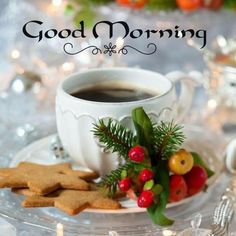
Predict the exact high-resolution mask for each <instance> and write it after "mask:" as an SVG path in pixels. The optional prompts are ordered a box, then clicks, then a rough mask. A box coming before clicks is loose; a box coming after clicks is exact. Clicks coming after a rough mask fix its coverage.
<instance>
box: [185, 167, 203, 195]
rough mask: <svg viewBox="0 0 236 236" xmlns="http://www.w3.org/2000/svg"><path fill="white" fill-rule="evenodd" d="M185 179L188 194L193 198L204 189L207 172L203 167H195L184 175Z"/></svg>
mask: <svg viewBox="0 0 236 236" xmlns="http://www.w3.org/2000/svg"><path fill="white" fill-rule="evenodd" d="M184 178H185V181H186V183H187V186H188V194H189V195H190V196H191V195H194V194H196V193H198V192H200V191H201V190H202V189H203V187H204V186H205V184H206V181H207V172H206V170H205V169H204V168H203V167H201V166H199V165H195V166H194V167H193V168H192V169H191V170H190V172H188V173H187V174H186V175H184Z"/></svg>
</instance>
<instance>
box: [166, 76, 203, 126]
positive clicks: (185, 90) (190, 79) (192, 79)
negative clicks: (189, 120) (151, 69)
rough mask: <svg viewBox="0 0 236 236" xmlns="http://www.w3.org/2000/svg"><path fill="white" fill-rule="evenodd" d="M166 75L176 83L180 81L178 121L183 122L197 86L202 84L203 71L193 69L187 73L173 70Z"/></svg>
mask: <svg viewBox="0 0 236 236" xmlns="http://www.w3.org/2000/svg"><path fill="white" fill-rule="evenodd" d="M166 77H167V79H169V80H170V81H171V82H173V84H174V85H176V83H177V82H180V85H181V92H180V95H179V98H178V102H177V114H178V115H177V122H181V121H183V119H184V117H185V116H186V114H187V113H188V111H189V110H190V108H191V105H192V100H193V95H194V90H195V87H196V86H199V85H201V84H202V73H200V72H198V71H192V72H190V73H188V74H186V73H184V72H181V71H172V72H170V73H168V74H166Z"/></svg>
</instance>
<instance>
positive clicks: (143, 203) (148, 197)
mask: <svg viewBox="0 0 236 236" xmlns="http://www.w3.org/2000/svg"><path fill="white" fill-rule="evenodd" d="M153 199H154V193H153V192H152V191H151V190H147V191H143V192H142V193H141V194H140V196H139V197H138V201H137V203H138V206H139V207H143V208H148V207H150V206H151V205H152V204H153Z"/></svg>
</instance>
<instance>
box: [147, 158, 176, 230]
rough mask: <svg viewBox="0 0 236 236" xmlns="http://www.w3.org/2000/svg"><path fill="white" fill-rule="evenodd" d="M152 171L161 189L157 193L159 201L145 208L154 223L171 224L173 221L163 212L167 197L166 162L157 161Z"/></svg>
mask: <svg viewBox="0 0 236 236" xmlns="http://www.w3.org/2000/svg"><path fill="white" fill-rule="evenodd" d="M153 171H154V173H155V180H156V182H158V183H160V185H161V186H162V187H163V190H162V192H161V193H160V195H159V202H158V203H156V204H153V205H152V206H151V207H149V208H148V209H147V212H148V215H149V216H150V217H151V219H152V220H153V222H154V223H155V224H158V225H161V226H167V225H172V224H173V223H174V221H173V220H171V219H169V218H167V217H166V216H165V214H164V211H165V209H166V205H167V203H168V199H169V171H168V168H167V164H166V162H165V161H162V162H159V165H158V166H156V167H153Z"/></svg>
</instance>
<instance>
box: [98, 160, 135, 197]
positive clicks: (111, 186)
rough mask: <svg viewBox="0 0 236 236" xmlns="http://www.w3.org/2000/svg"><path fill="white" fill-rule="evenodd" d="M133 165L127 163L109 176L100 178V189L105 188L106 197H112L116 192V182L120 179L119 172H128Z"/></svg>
mask: <svg viewBox="0 0 236 236" xmlns="http://www.w3.org/2000/svg"><path fill="white" fill-rule="evenodd" d="M133 166H134V163H132V162H130V161H127V162H126V163H125V164H124V165H120V166H118V168H117V169H115V170H113V171H111V172H110V174H108V175H105V176H104V177H103V178H102V181H101V182H100V183H99V186H100V187H103V188H105V189H106V190H107V191H108V195H109V196H112V195H114V194H115V193H116V191H117V185H118V182H119V181H120V179H121V172H122V171H127V172H128V171H129V170H130V169H131V168H133Z"/></svg>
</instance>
